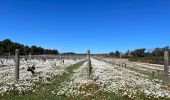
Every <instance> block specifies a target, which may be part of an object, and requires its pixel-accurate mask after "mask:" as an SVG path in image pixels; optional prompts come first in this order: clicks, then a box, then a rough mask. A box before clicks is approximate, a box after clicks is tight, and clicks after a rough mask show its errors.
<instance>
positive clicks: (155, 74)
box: [126, 66, 170, 82]
mask: <svg viewBox="0 0 170 100" xmlns="http://www.w3.org/2000/svg"><path fill="white" fill-rule="evenodd" d="M126 68H127V69H129V70H132V71H135V72H138V73H140V74H143V75H147V76H149V78H151V79H159V80H163V71H153V70H149V69H148V70H139V69H138V68H135V67H129V66H127V67H126ZM168 78H169V79H168V80H169V82H170V76H169V77H168Z"/></svg>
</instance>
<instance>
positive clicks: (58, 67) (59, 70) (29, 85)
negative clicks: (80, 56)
mask: <svg viewBox="0 0 170 100" xmlns="http://www.w3.org/2000/svg"><path fill="white" fill-rule="evenodd" d="M79 61H80V60H73V59H65V60H64V64H63V63H61V61H60V60H58V59H53V60H51V59H47V60H46V61H42V60H37V59H32V60H29V61H25V60H21V63H20V65H21V66H20V79H19V81H18V82H15V80H14V70H15V66H14V60H8V61H7V60H4V62H5V63H8V65H10V66H8V65H7V66H4V67H0V70H1V71H0V78H1V80H0V95H1V96H2V95H4V94H5V93H9V92H10V91H17V93H18V94H22V93H24V92H26V91H34V89H35V88H36V87H39V85H40V84H48V83H51V81H50V80H51V78H52V77H54V76H56V75H62V74H63V73H64V72H65V68H67V67H68V66H70V65H72V64H75V63H77V62H79ZM10 63H11V64H10ZM32 65H35V74H34V75H32V73H31V72H28V71H27V68H28V66H32Z"/></svg>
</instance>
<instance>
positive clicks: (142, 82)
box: [53, 59, 170, 100]
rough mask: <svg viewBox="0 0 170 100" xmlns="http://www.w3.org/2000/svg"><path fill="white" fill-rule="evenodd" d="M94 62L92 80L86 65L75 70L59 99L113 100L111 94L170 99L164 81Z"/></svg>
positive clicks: (59, 90) (60, 91)
mask: <svg viewBox="0 0 170 100" xmlns="http://www.w3.org/2000/svg"><path fill="white" fill-rule="evenodd" d="M91 61H92V67H93V73H92V76H91V80H87V79H86V73H85V72H86V64H84V65H83V66H81V67H80V68H79V69H77V70H75V74H73V75H72V76H71V78H70V80H67V81H65V82H63V83H62V84H61V86H60V87H59V88H58V89H57V90H56V95H64V96H67V97H71V98H74V97H77V98H82V96H84V97H85V98H88V99H92V98H98V97H99V98H100V99H101V98H104V99H108V98H110V97H111V96H110V97H109V96H108V94H110V95H117V96H120V97H124V98H126V99H135V100H136V99H165V98H170V92H169V91H168V90H166V89H165V88H164V86H163V85H162V81H161V80H155V79H150V78H149V76H147V75H143V74H140V73H138V72H135V71H131V70H129V69H126V68H122V67H120V66H117V65H111V64H108V63H106V62H102V61H98V60H95V59H92V60H91ZM53 92H54V91H53ZM54 93H55V92H54ZM105 93H106V94H105ZM103 94H105V95H103ZM96 96H98V97H96Z"/></svg>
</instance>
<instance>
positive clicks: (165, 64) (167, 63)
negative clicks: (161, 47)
mask: <svg viewBox="0 0 170 100" xmlns="http://www.w3.org/2000/svg"><path fill="white" fill-rule="evenodd" d="M168 57H169V53H168V51H165V52H164V79H163V82H164V85H167V84H168V72H169V60H168Z"/></svg>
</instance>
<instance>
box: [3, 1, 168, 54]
mask: <svg viewBox="0 0 170 100" xmlns="http://www.w3.org/2000/svg"><path fill="white" fill-rule="evenodd" d="M6 38H9V39H11V40H12V41H15V42H20V43H23V44H25V45H29V46H31V45H37V46H41V47H44V48H51V49H53V48H55V49H58V50H59V51H61V52H67V51H73V52H78V53H84V52H86V50H87V49H90V50H91V52H92V53H107V52H111V51H115V50H119V51H122V52H125V51H126V50H128V49H129V50H133V49H136V48H148V49H151V48H155V47H164V46H167V45H169V44H170V0H0V40H3V39H6Z"/></svg>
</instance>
